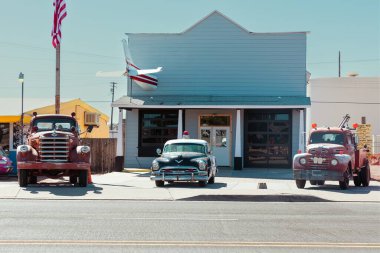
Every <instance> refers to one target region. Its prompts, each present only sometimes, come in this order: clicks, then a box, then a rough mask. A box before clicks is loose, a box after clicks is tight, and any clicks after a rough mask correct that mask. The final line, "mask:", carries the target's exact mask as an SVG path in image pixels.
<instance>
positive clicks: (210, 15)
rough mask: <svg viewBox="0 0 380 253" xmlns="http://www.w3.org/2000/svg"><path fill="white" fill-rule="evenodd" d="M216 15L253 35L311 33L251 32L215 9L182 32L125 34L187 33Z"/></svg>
mask: <svg viewBox="0 0 380 253" xmlns="http://www.w3.org/2000/svg"><path fill="white" fill-rule="evenodd" d="M214 15H219V16H221V17H223V18H224V19H226V20H227V21H228V22H230V23H232V24H233V25H235V26H236V27H237V28H238V29H241V30H242V31H244V32H246V33H249V34H253V35H254V34H297V33H298V34H305V33H310V32H308V31H300V32H272V33H256V32H251V31H248V30H247V29H245V28H244V27H242V26H241V25H239V24H238V23H236V22H235V21H233V20H232V19H230V18H229V17H227V16H226V15H224V14H223V13H221V12H219V11H217V10H215V11H213V12H211V13H210V14H208V15H207V16H206V17H204V18H202V19H201V20H199V21H198V22H196V23H195V24H194V25H192V26H190V27H189V28H187V29H186V30H185V31H183V32H181V33H125V34H126V35H128V34H167V35H170V34H172V35H177V34H184V33H187V32H189V31H191V30H193V29H194V28H195V27H197V26H198V25H200V24H201V23H203V22H206V21H207V20H208V19H209V18H210V17H212V16H214Z"/></svg>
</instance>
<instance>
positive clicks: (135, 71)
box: [122, 39, 162, 90]
mask: <svg viewBox="0 0 380 253" xmlns="http://www.w3.org/2000/svg"><path fill="white" fill-rule="evenodd" d="M122 43H123V48H124V55H125V61H126V63H127V69H126V72H125V74H124V75H126V76H129V77H130V78H131V79H132V80H133V81H134V82H135V83H136V84H137V85H139V86H140V87H141V88H142V89H143V90H154V89H156V88H157V84H158V79H157V77H156V76H153V75H151V74H153V73H158V72H160V71H161V70H162V67H158V68H156V69H140V68H139V67H137V66H136V65H135V64H134V63H133V60H132V56H131V52H130V51H129V44H128V40H125V39H123V40H122Z"/></svg>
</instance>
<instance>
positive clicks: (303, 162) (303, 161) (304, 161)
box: [300, 157, 306, 165]
mask: <svg viewBox="0 0 380 253" xmlns="http://www.w3.org/2000/svg"><path fill="white" fill-rule="evenodd" d="M300 164H302V165H305V164H306V159H305V158H303V157H302V158H301V159H300Z"/></svg>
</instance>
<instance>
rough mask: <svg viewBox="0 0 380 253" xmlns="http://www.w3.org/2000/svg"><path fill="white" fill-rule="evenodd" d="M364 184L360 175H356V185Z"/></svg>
mask: <svg viewBox="0 0 380 253" xmlns="http://www.w3.org/2000/svg"><path fill="white" fill-rule="evenodd" d="M361 184H362V180H361V178H360V175H358V176H354V185H355V186H360V185H361Z"/></svg>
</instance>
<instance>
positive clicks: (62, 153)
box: [39, 136, 69, 162]
mask: <svg viewBox="0 0 380 253" xmlns="http://www.w3.org/2000/svg"><path fill="white" fill-rule="evenodd" d="M39 149H40V152H39V153H40V158H41V159H40V160H41V162H68V161H69V137H68V136H64V137H41V138H40V146H39Z"/></svg>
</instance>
